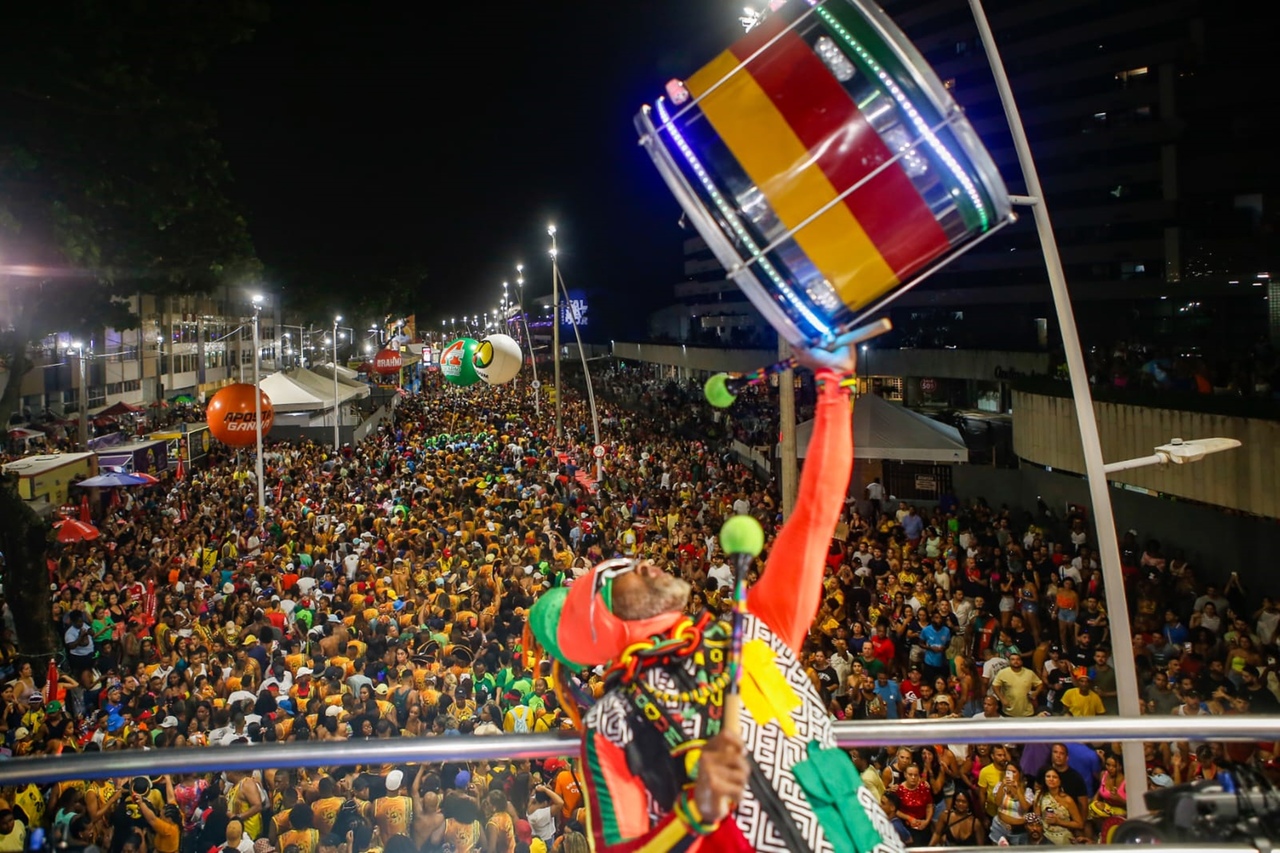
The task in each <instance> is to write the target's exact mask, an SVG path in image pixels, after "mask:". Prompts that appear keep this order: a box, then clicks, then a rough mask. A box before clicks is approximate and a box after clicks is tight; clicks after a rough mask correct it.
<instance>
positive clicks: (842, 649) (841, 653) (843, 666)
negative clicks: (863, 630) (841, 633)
mask: <svg viewBox="0 0 1280 853" xmlns="http://www.w3.org/2000/svg"><path fill="white" fill-rule="evenodd" d="M831 642H832V644H833V645H834V646H835V650H834V651H833V652H832V653H831V656H830V657H828V658H827V660H828V662H829V663H830V664H831V668H832V669H834V670H835V671H836V675H837V676H839V679H838V680H837V681H836V689H835V695H837V696H844V695H845V694H846V693H847V692H848V686H847V685H846V684H845V680H846V679H847V678H848V677H849V673H851V672H853V655H852V654H850V653H849V641H848V640H846V639H844V638H843V637H836V638H835V639H834V640H832V641H831Z"/></svg>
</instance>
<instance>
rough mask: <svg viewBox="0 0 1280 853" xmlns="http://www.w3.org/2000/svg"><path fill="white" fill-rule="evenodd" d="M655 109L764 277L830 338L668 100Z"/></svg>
mask: <svg viewBox="0 0 1280 853" xmlns="http://www.w3.org/2000/svg"><path fill="white" fill-rule="evenodd" d="M655 106H656V107H657V109H658V117H659V118H660V119H661V120H662V124H661V126H660V127H659V128H658V129H659V131H662V130H666V131H667V132H668V133H670V134H671V139H672V140H673V141H674V142H675V143H676V147H677V148H679V149H680V153H681V155H683V157H684V159H685V161H686V162H687V163H688V164H689V168H690V169H692V170H693V173H694V175H696V176H697V178H698V181H699V182H700V183H701V184H702V187H703V189H705V190H706V192H707V194H708V195H709V196H710V198H711V200H712V202H714V203H715V206H716V209H717V210H718V211H719V212H720V215H721V216H723V217H724V219H725V221H726V222H727V223H728V224H729V226H730V227H731V228H732V229H733V232H734V234H735V235H736V236H737V237H738V239H739V240H740V241H741V242H742V244H743V245H744V246H746V247H747V249H748V251H749V252H750V253H751V257H752V258H753V259H754V260H755V262H756V264H757V265H758V266H760V267H761V268H762V269H763V270H764V271H765V274H766V275H768V276H769V279H770V280H771V281H772V282H773V283H774V284H775V285H776V286H777V288H778V291H779V292H780V293H781V294H782V295H783V296H784V297H785V298H786V300H787V302H789V303H790V304H791V305H792V307H794V308H795V309H796V310H797V311H799V312H800V314H801V316H803V317H804V319H805V321H806V322H808V323H809V325H810V326H812V327H813V328H814V329H815V330H816V331H817V332H818V333H819V334H821V335H822V336H823V337H831V335H832V332H831V328H830V326H828V325H827V324H826V323H824V322H823V321H822V319H821V318H819V317H818V315H817V314H815V313H814V312H813V310H812V309H811V308H810V307H809V306H808V305H807V304H805V302H804V300H802V299H801V298H800V297H799V296H798V295H797V294H796V292H795V290H794V289H793V288H792V287H791V285H790V284H789V283H788V282H787V280H786V278H785V277H783V276H782V275H781V274H779V273H778V271H777V269H775V268H774V266H773V264H772V263H770V261H769V259H768V258H767V257H765V256H764V254H763V253H762V252H761V251H760V246H759V245H758V244H757V243H756V241H755V239H754V238H753V237H752V236H751V234H750V233H749V232H748V231H747V229H746V228H745V227H744V226H743V225H742V222H741V221H740V220H739V218H738V213H737V211H736V210H735V208H734V207H733V206H732V205H730V204H729V203H728V202H727V201H726V200H725V198H724V196H723V195H722V194H721V192H720V190H719V188H717V187H716V185H715V182H714V181H712V180H711V176H710V175H709V174H708V173H707V170H706V169H704V168H703V166H702V163H701V162H700V161H699V160H698V156H697V155H696V154H694V152H693V149H692V148H691V147H689V145H688V143H687V142H685V139H684V136H683V135H681V133H680V131H679V130H677V129H676V126H675V122H673V121H671V117H670V115H669V114H668V113H667V108H666V99H665V98H658V100H657V102H656V104H655Z"/></svg>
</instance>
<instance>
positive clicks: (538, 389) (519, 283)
mask: <svg viewBox="0 0 1280 853" xmlns="http://www.w3.org/2000/svg"><path fill="white" fill-rule="evenodd" d="M516 292H517V293H518V294H519V295H518V296H517V299H519V306H518V307H519V310H520V320H521V322H523V323H524V337H525V341H526V342H528V344H529V363H530V364H531V365H532V366H533V413H534V414H535V415H538V414H541V413H542V412H541V410H542V407H541V405H540V404H541V398H542V383H540V382H538V354H537V353H536V352H535V351H534V349H533V335H531V334H530V333H529V315H528V314H525V313H524V264H516Z"/></svg>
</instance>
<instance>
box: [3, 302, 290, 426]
mask: <svg viewBox="0 0 1280 853" xmlns="http://www.w3.org/2000/svg"><path fill="white" fill-rule="evenodd" d="M129 309H130V310H131V311H132V312H133V313H134V314H135V316H137V317H138V323H139V324H138V327H137V328H134V329H110V328H108V329H105V330H104V331H103V332H102V333H101V335H100V336H98V337H94V338H92V339H90V340H87V341H83V342H82V343H83V344H84V349H85V354H84V356H83V357H84V365H83V367H84V370H83V374H84V377H85V386H86V388H87V392H88V393H87V397H88V404H87V408H88V411H89V412H90V413H93V412H95V411H97V410H100V409H103V408H105V407H108V406H111V405H114V404H115V403H121V402H123V403H129V404H132V405H137V406H144V407H147V406H150V405H151V404H152V403H155V402H156V401H157V400H165V401H170V400H173V399H174V398H175V397H178V396H183V395H185V396H189V397H191V398H192V399H193V400H197V401H200V402H203V401H204V400H206V399H207V398H208V397H209V396H211V395H212V394H213V393H214V392H215V391H217V390H218V389H219V388H221V387H222V386H223V385H227V384H230V383H232V382H237V381H241V380H242V379H243V380H245V381H250V382H251V381H252V376H253V359H254V350H253V313H254V312H253V304H252V302H251V301H250V297H249V295H248V293H247V292H241V290H240V289H237V288H224V289H223V290H222V291H220V292H217V293H215V294H212V295H198V296H197V295H182V296H163V297H160V296H153V295H149V294H139V295H136V296H134V297H132V298H131V299H130V300H129ZM279 328H280V324H279V322H278V317H277V314H276V309H275V308H274V306H272V305H271V304H270V300H268V304H267V306H266V307H264V308H263V309H262V312H261V316H260V318H259V340H260V346H261V349H260V358H261V360H260V362H259V364H260V369H261V370H275V369H276V365H277V361H279V360H280V359H281V357H282V354H283V353H282V348H281V343H282V338H281V336H280V335H279V334H277V331H278V329H279ZM71 343H72V341H71V336H70V335H68V334H57V335H51V336H49V337H47V338H45V339H44V340H42V341H40V342H39V343H38V345H37V347H36V351H35V353H34V360H35V361H36V366H35V367H33V368H32V369H31V370H29V371H28V372H27V374H26V375H25V376H23V377H22V378H21V381H22V395H21V405H20V412H19V415H28V416H30V415H36V414H39V413H41V412H43V411H45V410H49V411H51V412H53V413H54V414H56V415H59V416H63V415H69V414H72V413H75V412H78V411H79V408H80V376H81V365H80V363H79V358H80V357H81V356H79V355H78V354H77V352H75V351H69V349H70V344H71ZM8 380H9V377H8V376H7V375H6V374H4V373H3V372H2V371H0V386H2V385H3V383H4V382H7V381H8Z"/></svg>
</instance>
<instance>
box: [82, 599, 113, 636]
mask: <svg viewBox="0 0 1280 853" xmlns="http://www.w3.org/2000/svg"><path fill="white" fill-rule="evenodd" d="M115 628H116V620H114V619H112V618H111V611H110V610H108V609H107V608H106V607H105V606H99V607H98V609H97V610H95V611H94V617H93V621H92V622H91V623H89V630H90V632H91V633H92V635H93V641H94V642H95V643H102V642H105V641H107V640H110V639H111V635H112V634H113V633H115Z"/></svg>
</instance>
